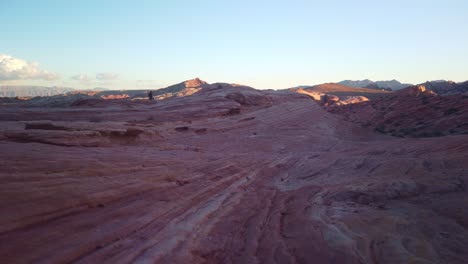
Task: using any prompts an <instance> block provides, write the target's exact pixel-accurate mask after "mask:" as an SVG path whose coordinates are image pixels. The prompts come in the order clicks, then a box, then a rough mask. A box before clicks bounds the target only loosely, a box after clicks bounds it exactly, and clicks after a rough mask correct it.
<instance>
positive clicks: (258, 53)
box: [0, 0, 468, 89]
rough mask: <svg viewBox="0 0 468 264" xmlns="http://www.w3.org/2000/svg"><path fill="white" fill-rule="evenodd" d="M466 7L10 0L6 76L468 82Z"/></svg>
mask: <svg viewBox="0 0 468 264" xmlns="http://www.w3.org/2000/svg"><path fill="white" fill-rule="evenodd" d="M467 12H468V1H464V0H444V1H442V0H440V1H436V0H433V1H431V0H426V1H420V0H414V1H410V0H406V1H402V0H394V1H383V0H373V1H370V0H355V1H344V0H342V1H338V0H329V1H314V0H309V1H297V0H289V1H255V0H250V1H244V0H237V1H221V0H218V1H213V0H206V1H204V0H199V1H181V0H170V1H169V0H167V1H157V0H154V1H139V0H134V1H115V0H114V1H105V0H101V1H94V0H93V1H87V0H80V1H48V0H41V1H33V0H31V1H22V0H0V18H1V21H2V24H1V26H0V27H1V34H0V54H3V58H6V59H8V63H3V64H4V65H3V67H4V69H3V70H2V69H1V68H0V84H41V85H59V86H72V87H77V88H90V87H96V86H104V87H109V88H116V89H129V88H138V89H146V88H160V87H164V86H167V85H170V84H173V83H178V82H181V81H183V80H186V79H191V78H194V77H200V78H201V79H203V80H206V81H208V82H218V81H219V82H232V83H241V84H246V85H250V86H253V87H256V88H285V87H291V86H296V85H301V84H318V83H324V82H334V81H340V80H343V79H354V80H357V79H365V78H369V79H373V80H388V79H398V80H400V81H403V82H410V83H420V82H424V81H426V80H434V79H449V80H454V81H465V80H468V15H467ZM33 62H35V63H37V64H33ZM7 64H8V65H7ZM0 65H1V64H0ZM5 65H7V66H5ZM17 65H20V66H21V65H26V66H25V67H24V69H21V70H22V71H23V72H21V74H20V73H19V72H14V71H12V69H17V68H18V67H17ZM8 67H10V68H8ZM15 67H17V68H15ZM20 68H21V67H20ZM2 71H3V72H2ZM18 71H19V70H18ZM2 74H3V77H2Z"/></svg>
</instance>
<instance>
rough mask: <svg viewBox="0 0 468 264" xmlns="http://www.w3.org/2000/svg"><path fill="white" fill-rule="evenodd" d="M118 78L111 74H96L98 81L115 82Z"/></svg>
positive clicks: (116, 75)
mask: <svg viewBox="0 0 468 264" xmlns="http://www.w3.org/2000/svg"><path fill="white" fill-rule="evenodd" d="M117 78H119V75H118V74H116V73H112V72H101V73H97V74H96V79H98V80H115V79H117Z"/></svg>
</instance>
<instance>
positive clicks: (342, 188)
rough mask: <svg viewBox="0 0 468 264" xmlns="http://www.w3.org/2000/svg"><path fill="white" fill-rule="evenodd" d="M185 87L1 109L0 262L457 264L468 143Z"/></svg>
mask: <svg viewBox="0 0 468 264" xmlns="http://www.w3.org/2000/svg"><path fill="white" fill-rule="evenodd" d="M181 87H182V86H181ZM183 87H184V88H183V89H187V88H190V89H192V88H193V89H198V88H200V87H201V89H200V90H199V91H197V92H196V93H192V94H191V95H186V96H180V97H177V96H174V97H170V98H168V99H165V100H161V101H158V102H149V101H147V100H134V101H132V100H128V99H114V100H103V99H99V98H94V97H92V98H89V97H83V98H82V99H81V100H79V101H74V103H72V104H68V103H67V104H56V103H55V102H56V100H55V99H54V100H52V101H50V102H47V101H44V102H43V104H42V105H41V106H40V107H25V106H24V104H23V102H18V101H19V100H8V101H5V103H2V104H0V120H1V122H0V150H1V151H0V212H1V214H0V256H1V257H2V262H4V263H68V262H78V263H412V262H414V263H426V262H427V263H466V259H468V252H467V250H466V248H467V247H466V245H468V231H467V227H468V208H467V206H466V201H468V193H467V191H466V182H467V177H468V175H467V173H466V171H468V163H467V162H466V157H467V156H468V135H455V136H444V137H435V138H416V139H415V138H398V137H391V136H388V135H384V134H381V133H378V132H375V131H374V130H373V129H371V128H369V129H366V128H364V127H362V126H361V125H360V124H359V123H357V122H355V121H354V120H351V121H353V122H348V121H346V120H345V117H344V116H343V115H341V114H333V113H330V112H328V111H326V109H324V107H323V106H321V105H320V104H318V103H317V102H316V101H315V100H313V99H312V98H311V97H310V96H309V95H305V94H299V93H296V92H289V91H282V92H275V91H260V90H255V89H252V88H250V87H245V86H241V85H230V84H223V83H220V84H206V83H203V82H201V81H193V83H192V82H190V83H189V84H187V83H184V85H183ZM179 88H180V87H179ZM175 90H177V89H175ZM179 92H180V91H179ZM392 96H393V95H392ZM402 97H404V98H407V99H406V100H408V101H401V102H402V104H404V105H405V106H406V105H407V104H408V105H410V103H411V102H413V101H411V100H413V99H411V100H410V99H409V98H417V100H420V101H421V100H422V99H421V98H422V97H415V96H412V97H411V96H402ZM430 98H438V97H435V96H432V97H430ZM354 99H356V98H354ZM361 99H362V98H361ZM382 100H383V99H382ZM385 100H388V104H389V106H390V105H392V104H393V103H395V102H396V101H392V100H395V98H394V99H385ZM402 100H403V99H402ZM429 100H435V99H429ZM372 102H373V101H372V100H371V101H370V102H362V103H356V104H350V105H346V106H345V107H351V106H353V107H355V106H357V105H361V104H369V103H372ZM441 102H442V101H441ZM47 103H54V106H55V107H49V106H47ZM430 103H433V102H432V101H431V102H430ZM434 103H435V102H434ZM413 105H414V102H413ZM396 106H398V105H396ZM415 113H418V112H417V111H410V112H408V117H407V118H410V116H411V115H413V114H415ZM452 114H453V113H452ZM462 115H466V113H465V112H463V114H462ZM361 118H362V119H364V118H370V119H369V120H373V119H372V118H374V117H372V116H371V115H370V116H366V115H363V116H361ZM408 120H410V119H408Z"/></svg>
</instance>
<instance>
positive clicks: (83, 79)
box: [70, 74, 91, 84]
mask: <svg viewBox="0 0 468 264" xmlns="http://www.w3.org/2000/svg"><path fill="white" fill-rule="evenodd" d="M70 79H72V80H75V81H79V82H80V83H81V84H90V83H91V78H90V77H89V76H88V75H86V74H78V75H74V76H72V77H70Z"/></svg>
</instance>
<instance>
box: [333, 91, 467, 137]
mask: <svg viewBox="0 0 468 264" xmlns="http://www.w3.org/2000/svg"><path fill="white" fill-rule="evenodd" d="M327 110H328V111H330V112H332V113H336V114H340V115H343V116H344V117H345V119H346V120H349V121H351V122H353V123H357V124H361V125H362V126H364V127H368V128H371V129H374V130H376V131H378V132H382V133H387V134H390V135H394V136H399V137H436V136H443V135H457V134H468V96H467V95H446V96H438V95H436V94H435V93H434V92H433V91H431V90H428V89H426V87H425V86H424V85H417V86H411V87H408V88H405V89H402V90H400V91H397V92H395V93H393V94H392V95H388V96H385V97H381V98H377V99H375V100H371V101H369V102H364V103H357V104H349V105H343V106H339V105H337V104H335V105H333V107H328V108H327Z"/></svg>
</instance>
